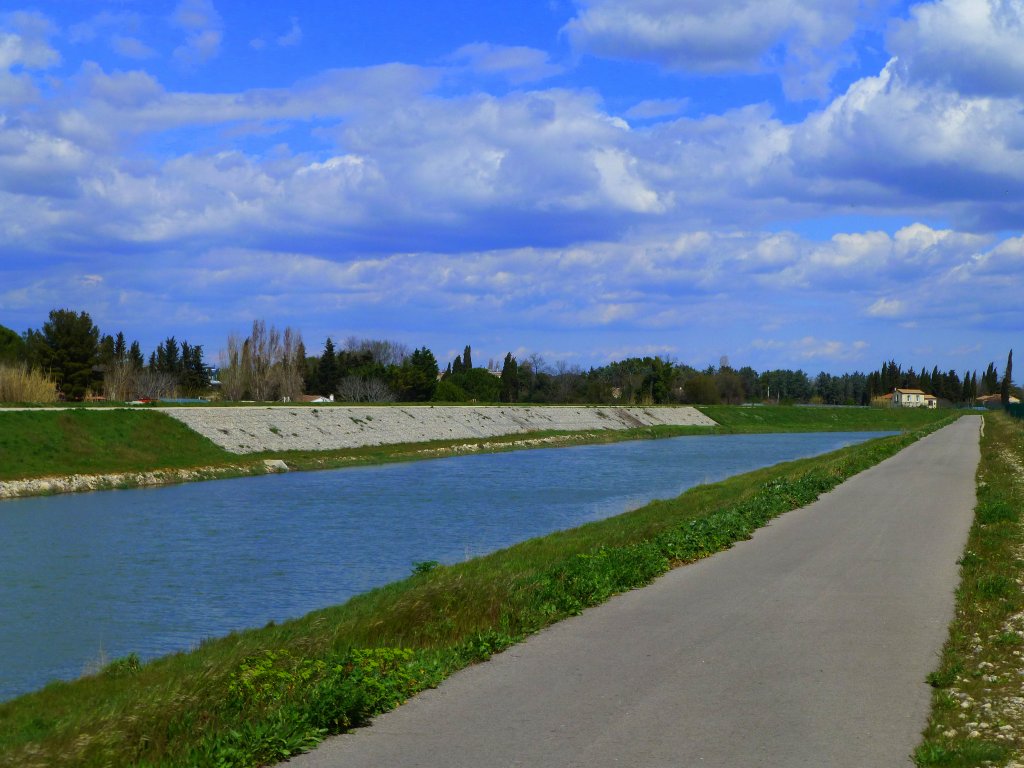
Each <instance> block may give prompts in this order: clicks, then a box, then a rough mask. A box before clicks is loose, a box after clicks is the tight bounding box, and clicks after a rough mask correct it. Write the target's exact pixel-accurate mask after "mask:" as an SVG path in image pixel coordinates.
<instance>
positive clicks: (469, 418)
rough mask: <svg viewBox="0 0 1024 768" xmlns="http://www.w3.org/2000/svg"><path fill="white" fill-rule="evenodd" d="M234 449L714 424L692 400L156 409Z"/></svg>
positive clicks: (312, 448)
mask: <svg viewBox="0 0 1024 768" xmlns="http://www.w3.org/2000/svg"><path fill="white" fill-rule="evenodd" d="M160 410H162V411H163V412H164V413H166V414H167V415H168V416H172V417H173V418H175V419H178V420H179V421H181V422H182V423H184V424H185V425H186V426H188V427H189V428H191V429H193V430H195V431H196V432H198V433H200V434H201V435H203V436H204V437H207V438H209V439H210V440H211V441H213V442H214V443H216V444H217V445H219V446H220V447H221V448H224V449H225V450H228V451H231V452H232V453H238V454H246V453H258V452H262V451H331V450H341V449H345V448H361V447H363V446H370V445H396V444H399V443H420V442H428V441H432V440H467V439H474V438H475V439H482V438H490V437H500V436H503V435H515V434H522V433H524V432H540V431H562V432H586V431H594V430H606V429H630V428H633V427H651V426H659V425H672V426H703V427H713V426H716V424H715V422H714V421H712V420H711V419H709V418H708V417H707V416H705V415H704V414H702V413H701V412H700V411H698V410H697V409H696V408H690V407H686V406H675V407H668V406H665V407H651V408H644V407H622V406H614V407H598V408H595V407H584V406H525V405H512V406H473V405H467V406H446V405H437V406H430V405H423V406H332V405H323V406H321V405H317V406H306V405H302V406H298V405H275V406H240V407H232V408H216V407H194V408H163V409H160Z"/></svg>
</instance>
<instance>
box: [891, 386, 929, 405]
mask: <svg viewBox="0 0 1024 768" xmlns="http://www.w3.org/2000/svg"><path fill="white" fill-rule="evenodd" d="M938 404H939V401H938V398H936V397H935V395H929V394H927V393H926V392H925V391H924V390H923V389H906V388H903V387H896V389H894V390H893V391H892V405H893V407H894V408H937V407H938Z"/></svg>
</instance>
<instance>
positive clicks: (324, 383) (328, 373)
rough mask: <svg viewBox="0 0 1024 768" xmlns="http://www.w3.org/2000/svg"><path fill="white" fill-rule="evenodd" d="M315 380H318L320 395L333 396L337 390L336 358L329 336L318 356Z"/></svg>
mask: <svg viewBox="0 0 1024 768" xmlns="http://www.w3.org/2000/svg"><path fill="white" fill-rule="evenodd" d="M317 378H318V379H319V380H320V394H322V395H324V394H326V395H333V394H334V393H335V391H336V390H337V389H338V384H339V383H340V376H339V371H338V358H337V356H336V355H335V354H334V342H333V341H331V337H330V336H328V337H327V341H326V342H325V343H324V353H323V354H322V355H320V363H319V365H317Z"/></svg>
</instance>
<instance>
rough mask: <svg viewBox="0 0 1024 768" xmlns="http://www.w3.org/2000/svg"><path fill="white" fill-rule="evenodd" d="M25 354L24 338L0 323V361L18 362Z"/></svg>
mask: <svg viewBox="0 0 1024 768" xmlns="http://www.w3.org/2000/svg"><path fill="white" fill-rule="evenodd" d="M26 354H27V352H26V349H25V340H24V339H23V338H21V336H19V335H18V334H17V333H15V332H14V331H12V330H11V329H10V328H5V327H4V326H2V325H0V363H20V362H22V361H24V360H25V356H26Z"/></svg>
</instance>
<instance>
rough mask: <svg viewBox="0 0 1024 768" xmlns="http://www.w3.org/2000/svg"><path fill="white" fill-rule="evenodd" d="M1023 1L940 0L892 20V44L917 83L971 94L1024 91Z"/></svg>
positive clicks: (890, 32)
mask: <svg viewBox="0 0 1024 768" xmlns="http://www.w3.org/2000/svg"><path fill="white" fill-rule="evenodd" d="M1022 42H1024V2H1021V0H940V1H939V2H933V3H919V4H917V5H914V6H912V7H911V8H910V12H909V16H908V18H907V19H906V20H897V21H895V22H894V23H893V25H892V27H891V29H890V31H889V35H888V46H889V48H890V50H892V52H893V53H895V54H896V55H898V56H899V57H900V59H901V60H903V61H905V62H906V65H907V68H908V70H909V73H910V76H911V77H912V78H913V79H914V80H915V81H918V82H928V83H937V84H940V85H943V86H946V87H949V88H952V89H954V90H956V91H957V92H959V93H963V94H967V95H971V96H983V95H987V96H1000V97H1017V96H1019V95H1020V93H1021V92H1022V91H1024V44H1022Z"/></svg>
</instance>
